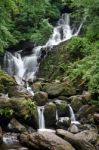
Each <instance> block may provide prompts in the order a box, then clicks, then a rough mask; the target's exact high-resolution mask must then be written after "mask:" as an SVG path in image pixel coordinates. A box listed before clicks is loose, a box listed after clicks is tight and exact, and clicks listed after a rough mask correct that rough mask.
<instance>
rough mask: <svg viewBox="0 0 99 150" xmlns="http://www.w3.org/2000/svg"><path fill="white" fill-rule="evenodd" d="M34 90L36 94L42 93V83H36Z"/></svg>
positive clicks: (33, 86)
mask: <svg viewBox="0 0 99 150" xmlns="http://www.w3.org/2000/svg"><path fill="white" fill-rule="evenodd" d="M32 88H33V91H34V92H40V91H41V89H42V85H41V82H35V83H33V85H32Z"/></svg>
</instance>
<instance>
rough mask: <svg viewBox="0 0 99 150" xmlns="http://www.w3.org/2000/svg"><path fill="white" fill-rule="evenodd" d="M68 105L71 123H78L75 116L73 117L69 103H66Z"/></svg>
mask: <svg viewBox="0 0 99 150" xmlns="http://www.w3.org/2000/svg"><path fill="white" fill-rule="evenodd" d="M68 106H69V110H70V116H71V124H80V123H79V122H78V121H76V117H75V114H74V111H73V109H72V107H71V106H70V105H68Z"/></svg>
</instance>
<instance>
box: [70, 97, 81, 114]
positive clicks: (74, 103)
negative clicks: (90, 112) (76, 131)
mask: <svg viewBox="0 0 99 150" xmlns="http://www.w3.org/2000/svg"><path fill="white" fill-rule="evenodd" d="M70 98H71V107H72V108H73V110H74V111H75V112H77V111H78V110H79V109H80V108H81V107H82V105H83V104H82V101H81V100H82V97H81V96H78V95H77V96H76V95H75V96H71V97H70Z"/></svg>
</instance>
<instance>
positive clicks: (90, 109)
mask: <svg viewBox="0 0 99 150" xmlns="http://www.w3.org/2000/svg"><path fill="white" fill-rule="evenodd" d="M95 111H96V106H94V105H83V106H82V107H81V108H80V109H79V111H78V112H77V118H78V119H81V118H84V117H87V116H88V115H89V114H93V113H94V112H95Z"/></svg>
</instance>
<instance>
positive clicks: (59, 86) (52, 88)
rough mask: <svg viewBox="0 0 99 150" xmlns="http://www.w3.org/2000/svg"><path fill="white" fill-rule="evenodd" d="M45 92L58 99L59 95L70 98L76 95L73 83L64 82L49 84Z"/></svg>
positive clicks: (45, 87)
mask: <svg viewBox="0 0 99 150" xmlns="http://www.w3.org/2000/svg"><path fill="white" fill-rule="evenodd" d="M43 90H44V91H45V92H47V93H48V95H49V96H51V97H57V96H59V95H63V96H64V95H65V96H70V95H74V94H75V93H76V90H75V88H74V87H73V85H72V84H71V83H68V82H63V83H56V82H53V83H47V84H46V85H45V86H44V87H43Z"/></svg>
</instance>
